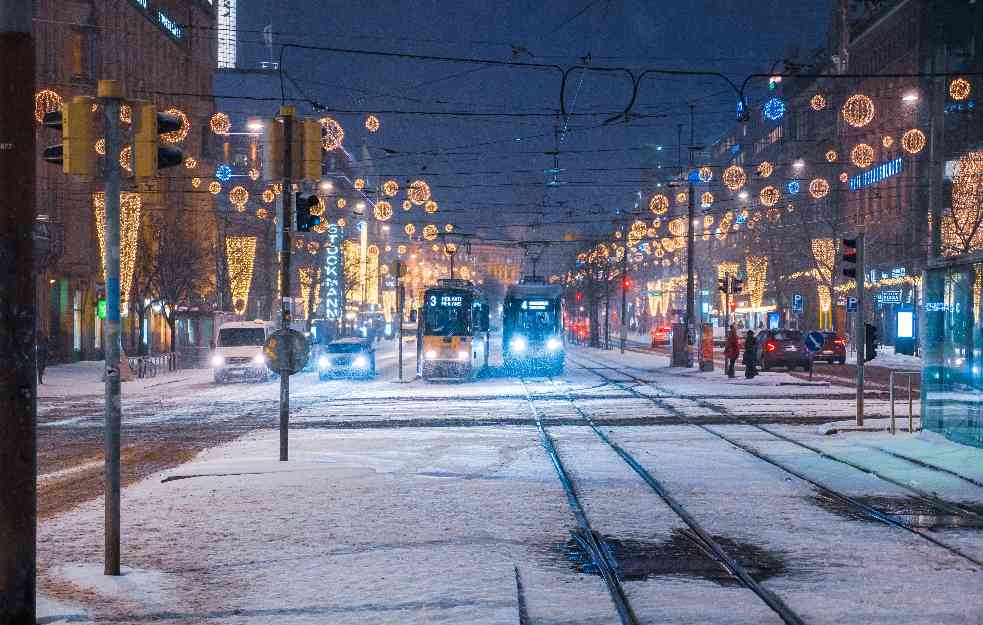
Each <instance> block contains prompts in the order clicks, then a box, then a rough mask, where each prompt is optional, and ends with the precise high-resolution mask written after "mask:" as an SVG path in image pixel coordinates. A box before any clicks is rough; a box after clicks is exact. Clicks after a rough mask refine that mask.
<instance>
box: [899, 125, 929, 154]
mask: <svg viewBox="0 0 983 625" xmlns="http://www.w3.org/2000/svg"><path fill="white" fill-rule="evenodd" d="M926 142H927V141H926V139H925V133H924V132H922V131H921V130H919V129H917V128H912V129H911V130H908V131H907V132H905V133H904V134H903V135H901V148H902V149H903V150H904V151H905V152H907V153H908V154H918V153H919V152H921V151H922V150H923V149H925V144H926Z"/></svg>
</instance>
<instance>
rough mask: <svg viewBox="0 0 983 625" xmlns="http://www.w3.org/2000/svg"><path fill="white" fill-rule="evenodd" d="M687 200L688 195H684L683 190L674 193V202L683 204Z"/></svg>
mask: <svg viewBox="0 0 983 625" xmlns="http://www.w3.org/2000/svg"><path fill="white" fill-rule="evenodd" d="M687 200H689V196H688V195H686V192H685V191H680V192H679V193H677V194H676V204H685V203H686V202H687Z"/></svg>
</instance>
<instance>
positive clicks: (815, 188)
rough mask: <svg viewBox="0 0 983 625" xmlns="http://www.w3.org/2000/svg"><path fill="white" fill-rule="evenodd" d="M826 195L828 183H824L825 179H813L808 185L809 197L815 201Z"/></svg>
mask: <svg viewBox="0 0 983 625" xmlns="http://www.w3.org/2000/svg"><path fill="white" fill-rule="evenodd" d="M827 193H829V183H828V182H826V179H825V178H814V179H813V180H812V181H811V182H810V183H809V195H811V196H812V197H814V198H816V199H817V200H818V199H819V198H822V197H826V194H827Z"/></svg>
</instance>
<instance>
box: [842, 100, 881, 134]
mask: <svg viewBox="0 0 983 625" xmlns="http://www.w3.org/2000/svg"><path fill="white" fill-rule="evenodd" d="M840 112H841V114H842V115H843V121H845V122H846V123H848V124H850V125H851V126H853V127H854V128H863V127H864V126H866V125H867V124H869V123H870V122H871V121H872V120H873V119H874V102H873V100H871V99H870V98H868V97H867V96H865V95H864V94H862V93H856V94H854V95H852V96H850V97H849V98H847V101H846V102H845V103H844V104H843V109H842V110H841V111H840Z"/></svg>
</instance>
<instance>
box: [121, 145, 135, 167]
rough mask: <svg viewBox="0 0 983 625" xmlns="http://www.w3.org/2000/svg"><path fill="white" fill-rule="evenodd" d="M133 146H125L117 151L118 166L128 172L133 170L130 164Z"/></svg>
mask: <svg viewBox="0 0 983 625" xmlns="http://www.w3.org/2000/svg"><path fill="white" fill-rule="evenodd" d="M132 156H133V148H132V147H131V146H129V145H128V146H126V147H124V148H123V149H122V150H120V153H119V166H120V167H122V168H123V169H125V170H126V171H128V172H132V171H133V165H132V162H131V161H132Z"/></svg>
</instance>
